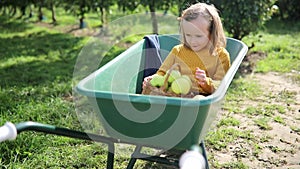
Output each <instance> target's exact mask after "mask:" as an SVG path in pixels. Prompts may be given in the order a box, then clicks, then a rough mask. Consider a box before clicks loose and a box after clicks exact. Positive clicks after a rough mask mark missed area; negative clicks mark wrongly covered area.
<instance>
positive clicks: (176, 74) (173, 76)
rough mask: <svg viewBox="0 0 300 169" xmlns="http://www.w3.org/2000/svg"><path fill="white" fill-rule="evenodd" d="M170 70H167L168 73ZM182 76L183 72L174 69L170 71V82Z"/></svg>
mask: <svg viewBox="0 0 300 169" xmlns="http://www.w3.org/2000/svg"><path fill="white" fill-rule="evenodd" d="M168 72H169V71H167V73H168ZM180 76H181V73H180V72H179V71H178V70H172V71H171V73H170V77H169V79H168V82H169V83H172V82H173V81H174V80H175V79H177V78H179V77H180Z"/></svg>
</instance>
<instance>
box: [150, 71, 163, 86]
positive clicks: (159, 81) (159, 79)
mask: <svg viewBox="0 0 300 169" xmlns="http://www.w3.org/2000/svg"><path fill="white" fill-rule="evenodd" d="M164 81H165V77H164V76H161V75H158V74H155V75H153V77H152V79H151V80H150V84H151V85H152V86H157V87H161V86H163V85H164Z"/></svg>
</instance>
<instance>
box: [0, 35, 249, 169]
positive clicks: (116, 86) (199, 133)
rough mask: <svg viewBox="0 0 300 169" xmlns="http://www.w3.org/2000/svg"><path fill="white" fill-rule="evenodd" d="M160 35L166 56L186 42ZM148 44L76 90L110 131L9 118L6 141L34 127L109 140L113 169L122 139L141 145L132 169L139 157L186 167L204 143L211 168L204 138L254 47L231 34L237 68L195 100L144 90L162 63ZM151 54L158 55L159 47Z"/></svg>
mask: <svg viewBox="0 0 300 169" xmlns="http://www.w3.org/2000/svg"><path fill="white" fill-rule="evenodd" d="M156 38H157V40H158V41H157V42H158V45H159V49H155V50H156V51H155V52H158V53H159V55H160V56H159V57H160V58H159V59H161V60H162V61H163V60H164V59H165V58H166V56H167V55H168V53H169V52H170V50H171V49H172V47H173V46H175V45H177V44H179V43H180V39H179V35H158V36H156ZM147 43H148V42H146V39H143V40H141V41H139V42H137V43H136V44H134V45H133V46H132V47H130V48H128V49H127V50H126V51H124V52H123V53H121V54H120V55H118V56H117V57H116V58H115V59H113V60H112V61H110V62H108V63H107V64H105V65H104V66H102V67H101V68H99V69H98V70H96V71H95V72H93V73H91V74H90V75H88V76H87V77H86V78H84V79H82V80H81V81H80V82H79V83H78V84H77V85H76V88H75V91H76V93H78V94H79V95H80V96H83V97H85V98H86V99H87V100H88V103H89V104H90V105H91V106H92V107H93V111H94V112H96V114H97V115H98V116H97V117H99V121H101V125H102V126H103V128H104V129H105V132H106V133H107V135H106V136H104V135H100V134H92V133H85V132H79V131H74V130H70V129H67V128H61V127H56V126H52V125H48V124H40V123H36V122H23V123H19V124H12V123H9V122H8V123H7V124H6V125H5V126H3V127H1V128H0V130H1V132H0V133H1V134H0V141H4V140H12V139H15V138H16V136H17V134H19V133H21V132H23V131H27V130H28V131H29V130H31V131H39V132H44V133H49V134H56V135H62V136H67V137H72V138H78V139H84V140H91V141H97V142H102V143H106V144H107V145H108V154H107V168H108V169H112V168H113V163H114V153H115V144H118V143H124V144H130V145H134V146H135V150H134V152H133V153H132V154H131V160H130V161H129V163H128V166H127V168H128V169H130V168H133V167H134V165H135V162H136V160H138V159H140V160H146V161H152V162H158V163H163V164H167V165H172V166H175V167H180V166H182V165H184V164H183V163H184V162H185V161H188V160H183V161H181V162H180V158H179V157H180V156H181V157H183V156H184V158H185V159H188V158H187V157H191V158H195V159H196V160H197V159H199V158H196V156H189V155H186V153H187V152H190V151H187V150H191V149H193V147H198V149H197V153H198V154H200V155H201V157H203V158H201V159H202V162H201V163H202V164H201V165H202V168H209V165H208V160H207V156H206V151H205V146H204V142H203V141H202V140H204V137H205V135H206V134H207V131H208V130H209V128H210V127H211V124H212V123H213V121H214V120H215V117H216V115H217V113H218V111H219V110H220V108H221V103H222V100H223V98H224V96H225V94H226V92H227V89H228V87H229V85H230V83H231V81H232V80H233V78H234V76H235V74H236V72H237V70H238V68H239V66H240V64H241V62H242V60H243V58H244V56H245V55H246V53H247V51H248V48H247V46H246V45H245V44H244V43H243V42H241V41H239V40H236V39H232V38H227V46H226V49H227V50H228V52H229V54H230V59H231V67H230V69H229V70H228V72H227V73H226V75H225V77H224V78H223V80H222V81H221V84H220V86H219V87H218V89H217V90H216V91H215V92H214V93H213V94H211V95H209V96H207V97H205V98H202V99H191V98H178V97H166V96H152V95H142V94H140V93H141V86H142V82H143V78H144V76H145V73H148V74H149V72H146V71H148V70H151V69H153V70H155V69H156V68H157V67H154V66H153V65H152V66H150V67H149V65H148V67H147V68H146V66H147V62H148V60H149V58H147V57H149V56H147V53H148V52H149V51H147V50H148V49H147V47H146V45H147ZM155 52H154V53H155ZM150 53H152V54H153V51H150ZM153 70H151V71H152V73H153ZM143 147H149V148H154V149H162V150H164V151H165V152H169V153H172V152H180V153H179V156H177V157H178V158H177V157H176V158H175V159H174V158H173V159H170V158H168V157H164V156H161V155H159V154H158V155H157V156H153V155H148V154H144V153H142V152H141V149H142V148H143ZM199 148H200V149H199ZM203 163H204V164H203ZM199 168H201V167H199Z"/></svg>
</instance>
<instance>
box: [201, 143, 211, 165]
mask: <svg viewBox="0 0 300 169" xmlns="http://www.w3.org/2000/svg"><path fill="white" fill-rule="evenodd" d="M199 146H200V147H201V149H202V155H203V157H204V159H205V166H206V169H209V164H208V159H207V154H206V150H205V144H204V141H203V140H202V141H201V142H200V145H199Z"/></svg>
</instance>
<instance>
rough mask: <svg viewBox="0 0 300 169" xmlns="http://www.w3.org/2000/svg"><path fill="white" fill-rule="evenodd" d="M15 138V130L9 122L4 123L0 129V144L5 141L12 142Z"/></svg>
mask: <svg viewBox="0 0 300 169" xmlns="http://www.w3.org/2000/svg"><path fill="white" fill-rule="evenodd" d="M16 137H17V128H16V126H15V125H14V124H13V123H11V122H6V123H5V124H4V125H3V126H2V127H0V143H1V142H3V141H6V140H14V139H16Z"/></svg>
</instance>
